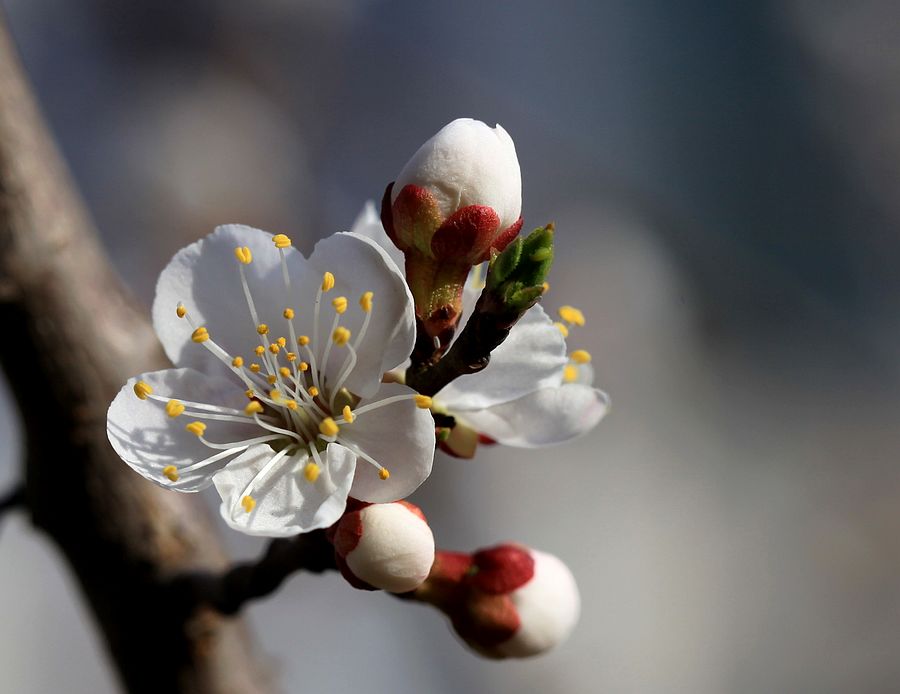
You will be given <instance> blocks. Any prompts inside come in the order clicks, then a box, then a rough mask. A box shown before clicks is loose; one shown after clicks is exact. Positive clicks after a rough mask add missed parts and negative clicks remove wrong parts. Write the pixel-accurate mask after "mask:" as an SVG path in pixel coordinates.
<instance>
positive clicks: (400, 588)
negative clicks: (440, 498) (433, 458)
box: [330, 501, 434, 593]
mask: <svg viewBox="0 0 900 694" xmlns="http://www.w3.org/2000/svg"><path fill="white" fill-rule="evenodd" d="M330 536H331V540H332V543H333V544H334V549H335V558H336V559H337V564H338V567H339V568H340V569H341V573H342V574H343V575H344V578H346V579H347V581H348V582H349V583H350V584H351V585H352V586H354V587H356V588H360V589H364V590H386V591H388V592H389V593H406V592H409V591H411V590H415V589H416V588H417V587H418V586H419V585H420V584H421V583H422V581H424V580H425V579H426V578H427V577H428V572H429V571H430V570H431V565H432V564H433V563H434V536H433V535H432V533H431V528H430V527H429V526H428V523H427V521H426V520H425V515H424V514H423V513H422V511H421V509H419V507H418V506H414V505H413V504H410V503H408V502H406V501H395V502H393V503H389V504H359V505H358V507H357V509H356V510H353V511H350V512H348V513H346V514H344V516H342V517H341V519H340V520H339V521H338V522H337V524H336V525H335V526H333V528H332V529H331V532H330Z"/></svg>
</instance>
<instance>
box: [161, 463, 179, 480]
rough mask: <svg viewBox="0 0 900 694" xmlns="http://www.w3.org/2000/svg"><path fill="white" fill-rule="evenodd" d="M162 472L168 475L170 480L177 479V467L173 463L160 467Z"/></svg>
mask: <svg viewBox="0 0 900 694" xmlns="http://www.w3.org/2000/svg"><path fill="white" fill-rule="evenodd" d="M162 474H164V475H165V476H166V477H168V478H169V481H170V482H177V481H178V468H177V467H175V466H174V465H166V466H165V467H164V468H163V469H162Z"/></svg>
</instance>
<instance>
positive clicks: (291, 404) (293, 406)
mask: <svg viewBox="0 0 900 694" xmlns="http://www.w3.org/2000/svg"><path fill="white" fill-rule="evenodd" d="M284 406H285V407H287V408H288V409H289V410H296V409H297V401H296V400H288V401H287V402H285V403H284Z"/></svg>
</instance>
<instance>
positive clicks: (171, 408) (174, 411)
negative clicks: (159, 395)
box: [166, 400, 184, 417]
mask: <svg viewBox="0 0 900 694" xmlns="http://www.w3.org/2000/svg"><path fill="white" fill-rule="evenodd" d="M182 412H184V405H183V404H182V403H180V402H178V400H169V402H167V403H166V414H167V415H169V416H170V417H177V416H178V415H180V414H181V413H182Z"/></svg>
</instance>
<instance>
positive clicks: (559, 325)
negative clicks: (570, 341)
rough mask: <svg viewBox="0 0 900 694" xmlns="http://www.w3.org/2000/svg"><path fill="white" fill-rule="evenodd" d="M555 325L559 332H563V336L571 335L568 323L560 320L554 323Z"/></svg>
mask: <svg viewBox="0 0 900 694" xmlns="http://www.w3.org/2000/svg"><path fill="white" fill-rule="evenodd" d="M553 325H554V327H555V328H556V329H557V330H559V332H561V333H562V336H563V337H568V336H569V329H568V328H567V327H566V324H565V323H559V322H556V323H554V324H553Z"/></svg>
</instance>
